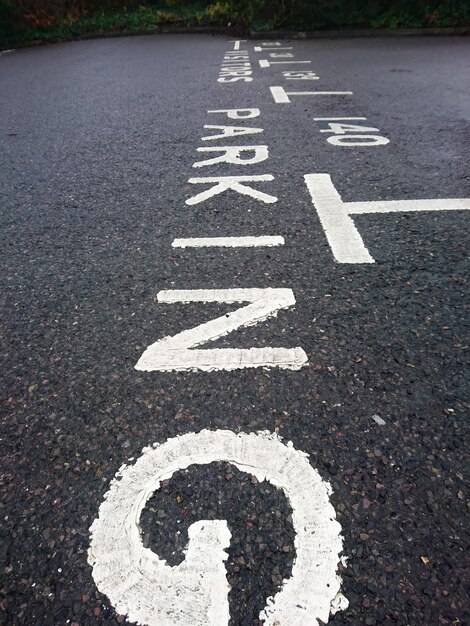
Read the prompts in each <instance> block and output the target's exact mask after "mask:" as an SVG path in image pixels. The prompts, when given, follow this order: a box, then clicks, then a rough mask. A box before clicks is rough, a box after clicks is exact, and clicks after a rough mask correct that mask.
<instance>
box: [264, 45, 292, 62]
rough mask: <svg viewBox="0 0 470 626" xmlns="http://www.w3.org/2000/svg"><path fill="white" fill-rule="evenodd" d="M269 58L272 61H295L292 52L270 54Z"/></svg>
mask: <svg viewBox="0 0 470 626" xmlns="http://www.w3.org/2000/svg"><path fill="white" fill-rule="evenodd" d="M279 50H280V48H279ZM269 56H270V57H271V58H272V59H293V58H294V55H293V54H292V52H270V53H269Z"/></svg>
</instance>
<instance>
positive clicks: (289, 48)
mask: <svg viewBox="0 0 470 626" xmlns="http://www.w3.org/2000/svg"><path fill="white" fill-rule="evenodd" d="M292 49H293V48H292V46H278V47H277V48H276V50H292ZM254 50H255V52H263V50H264V51H265V50H266V46H263V47H261V46H255V47H254Z"/></svg>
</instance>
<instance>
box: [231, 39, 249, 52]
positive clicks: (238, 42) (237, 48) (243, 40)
mask: <svg viewBox="0 0 470 626" xmlns="http://www.w3.org/2000/svg"><path fill="white" fill-rule="evenodd" d="M245 42H246V39H237V40H236V41H233V42H232V43H233V49H234V50H240V44H241V43H245Z"/></svg>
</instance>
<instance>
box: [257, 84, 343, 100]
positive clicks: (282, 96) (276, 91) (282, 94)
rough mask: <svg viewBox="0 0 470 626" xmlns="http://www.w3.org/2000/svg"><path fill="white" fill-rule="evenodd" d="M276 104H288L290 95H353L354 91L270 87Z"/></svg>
mask: <svg viewBox="0 0 470 626" xmlns="http://www.w3.org/2000/svg"><path fill="white" fill-rule="evenodd" d="M269 89H270V90H271V93H272V96H273V98H274V102H275V103H276V104H288V103H289V102H290V98H289V96H351V95H352V93H353V92H352V91H286V90H285V89H284V87H280V86H276V87H270V88H269Z"/></svg>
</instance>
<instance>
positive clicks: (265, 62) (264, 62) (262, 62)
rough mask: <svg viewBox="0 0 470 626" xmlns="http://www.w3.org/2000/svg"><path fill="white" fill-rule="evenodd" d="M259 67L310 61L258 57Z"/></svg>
mask: <svg viewBox="0 0 470 626" xmlns="http://www.w3.org/2000/svg"><path fill="white" fill-rule="evenodd" d="M258 63H259V66H260V67H271V65H292V64H294V63H311V61H268V60H267V59H259V61H258Z"/></svg>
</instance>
